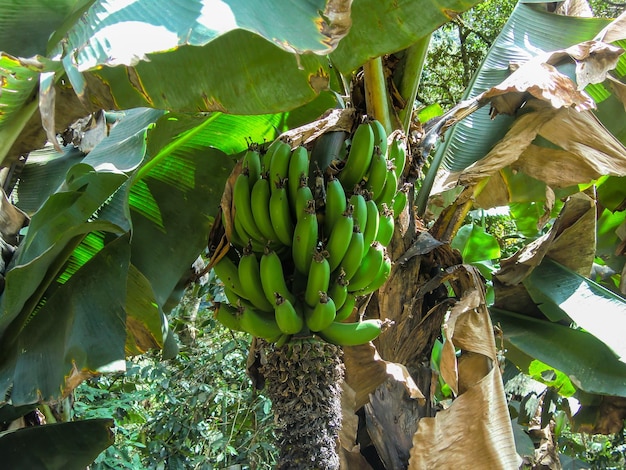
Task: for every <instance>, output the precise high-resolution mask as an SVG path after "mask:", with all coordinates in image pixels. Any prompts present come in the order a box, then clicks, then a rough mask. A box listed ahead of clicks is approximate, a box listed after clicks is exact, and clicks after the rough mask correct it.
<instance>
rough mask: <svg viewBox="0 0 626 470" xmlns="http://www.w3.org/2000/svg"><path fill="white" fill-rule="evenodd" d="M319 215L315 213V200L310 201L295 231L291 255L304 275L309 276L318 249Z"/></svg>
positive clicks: (299, 218)
mask: <svg viewBox="0 0 626 470" xmlns="http://www.w3.org/2000/svg"><path fill="white" fill-rule="evenodd" d="M317 234H318V224H317V214H316V213H315V200H313V198H311V199H309V201H308V205H307V207H306V208H305V209H304V210H303V214H302V215H301V216H299V217H298V221H297V222H296V227H295V229H294V230H293V243H292V245H291V255H292V257H293V263H294V265H295V267H296V269H297V270H298V271H299V272H300V273H302V274H308V273H309V268H310V267H311V260H312V259H313V254H314V253H315V249H316V248H317Z"/></svg>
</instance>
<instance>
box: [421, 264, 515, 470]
mask: <svg viewBox="0 0 626 470" xmlns="http://www.w3.org/2000/svg"><path fill="white" fill-rule="evenodd" d="M466 269H467V270H468V275H469V276H470V278H472V277H473V276H476V277H477V278H478V274H477V273H475V271H474V268H469V267H468V268H466ZM477 285H478V284H477ZM446 325H447V326H446V333H445V334H446V341H449V342H450V343H453V344H454V346H455V347H456V348H460V349H461V350H462V353H461V358H463V356H465V358H464V359H459V360H458V363H457V368H458V385H459V390H458V391H459V395H458V397H457V398H456V399H455V400H454V401H453V402H452V405H451V406H450V407H449V408H447V409H446V410H443V411H440V412H439V413H437V415H436V416H435V417H434V418H422V419H421V420H420V421H419V426H418V430H417V432H416V433H415V434H414V435H413V447H412V449H411V456H410V460H409V469H411V470H421V469H431V468H467V464H468V458H469V459H470V460H471V465H472V468H518V467H519V464H520V461H521V460H520V458H519V456H518V455H517V453H516V451H515V442H514V439H513V431H512V428H511V424H510V423H511V422H510V417H509V412H508V407H507V403H506V398H505V395H504V389H503V385H502V378H501V375H500V369H499V368H498V367H494V365H495V364H496V363H497V362H496V361H497V357H496V349H495V340H494V336H493V326H492V324H491V320H490V317H489V312H488V310H487V307H486V304H485V300H484V292H483V291H482V290H476V289H469V290H467V291H466V293H465V294H464V295H463V297H462V298H461V300H460V301H459V302H458V303H457V304H456V305H455V307H454V308H453V309H452V312H451V313H450V317H449V319H448V321H447V324H446ZM452 352H454V348H452ZM446 354H448V355H450V352H447V353H446ZM451 359H452V358H451V357H448V359H446V361H447V362H448V364H451V363H452V360H451ZM443 360H444V359H443V357H442V362H443ZM455 361H456V356H455ZM468 456H471V457H468Z"/></svg>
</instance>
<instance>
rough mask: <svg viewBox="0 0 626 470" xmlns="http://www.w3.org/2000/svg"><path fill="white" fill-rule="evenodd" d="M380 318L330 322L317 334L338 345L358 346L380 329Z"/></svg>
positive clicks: (368, 340)
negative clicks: (350, 321) (352, 321)
mask: <svg viewBox="0 0 626 470" xmlns="http://www.w3.org/2000/svg"><path fill="white" fill-rule="evenodd" d="M382 326H383V322H382V321H381V320H363V321H360V322H355V323H340V322H336V321H335V322H332V323H331V324H330V326H328V327H327V328H325V329H324V330H322V331H320V332H318V333H317V334H318V335H319V336H320V337H321V338H322V339H323V340H325V341H326V342H328V343H332V344H336V345H338V346H358V345H360V344H366V343H369V342H370V341H373V340H374V339H376V338H377V337H378V335H379V334H380V332H381V331H382Z"/></svg>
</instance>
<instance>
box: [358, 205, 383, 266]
mask: <svg viewBox="0 0 626 470" xmlns="http://www.w3.org/2000/svg"><path fill="white" fill-rule="evenodd" d="M365 204H366V205H367V223H366V224H365V229H361V230H362V232H363V256H365V253H366V252H367V250H369V247H370V245H371V244H372V242H373V241H374V240H376V234H377V233H378V228H379V225H380V214H379V212H378V206H377V205H376V202H375V201H373V200H371V199H369V200H367V201H365Z"/></svg>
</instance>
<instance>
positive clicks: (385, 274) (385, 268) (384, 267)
mask: <svg viewBox="0 0 626 470" xmlns="http://www.w3.org/2000/svg"><path fill="white" fill-rule="evenodd" d="M390 273H391V259H390V258H389V257H388V256H385V258H384V259H383V264H381V265H380V269H379V270H378V274H376V277H375V278H374V280H373V281H372V282H370V283H369V284H368V285H367V286H366V287H365V288H363V289H359V290H358V291H356V292H355V293H354V294H355V295H356V296H360V295H368V294H371V293H372V292H375V291H377V290H378V289H380V288H381V287H382V286H383V284H384V283H385V282H387V279H389V274H390Z"/></svg>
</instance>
